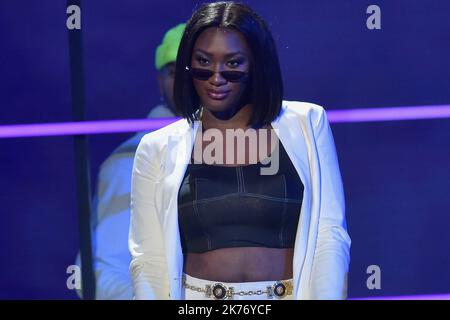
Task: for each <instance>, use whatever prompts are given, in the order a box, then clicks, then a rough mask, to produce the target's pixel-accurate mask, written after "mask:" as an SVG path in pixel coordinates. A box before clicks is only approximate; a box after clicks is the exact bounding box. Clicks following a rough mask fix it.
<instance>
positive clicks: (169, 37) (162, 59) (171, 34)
mask: <svg viewBox="0 0 450 320" xmlns="http://www.w3.org/2000/svg"><path fill="white" fill-rule="evenodd" d="M185 27H186V24H185V23H180V24H179V25H177V26H176V27H173V28H172V29H170V30H169V31H167V32H166V34H165V35H164V38H163V41H162V43H161V44H160V45H159V46H158V48H156V54H155V67H156V69H158V70H160V69H161V68H162V67H164V66H165V65H166V64H168V63H171V62H175V60H177V52H178V47H179V46H180V42H181V38H182V37H183V33H184V28H185Z"/></svg>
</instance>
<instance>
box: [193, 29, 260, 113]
mask: <svg viewBox="0 0 450 320" xmlns="http://www.w3.org/2000/svg"><path fill="white" fill-rule="evenodd" d="M250 58H251V57H250V49H249V48H248V45H247V41H246V40H245V38H244V36H243V35H242V34H241V33H240V32H239V31H236V30H232V29H221V28H216V27H212V28H208V29H206V30H205V31H203V32H202V33H201V34H200V36H199V37H198V38H197V41H196V42H195V45H194V49H193V51H192V60H191V67H192V68H201V69H208V70H212V71H214V72H215V73H214V74H213V75H212V76H211V77H210V78H209V79H207V80H198V79H195V78H194V79H193V83H194V87H195V90H196V91H197V94H198V96H199V98H200V102H201V104H202V105H203V106H204V107H205V108H207V109H208V110H210V111H212V112H223V111H226V110H228V109H231V108H235V107H239V106H238V105H237V104H239V103H240V102H241V101H240V99H241V97H242V96H243V94H244V93H245V89H246V83H245V82H230V81H227V80H226V79H224V78H223V77H222V75H221V74H220V73H218V72H221V71H244V72H249V71H250Z"/></svg>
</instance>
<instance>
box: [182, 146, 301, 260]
mask: <svg viewBox="0 0 450 320" xmlns="http://www.w3.org/2000/svg"><path fill="white" fill-rule="evenodd" d="M278 141H279V140H278ZM278 145H279V146H281V147H280V148H279V151H280V153H279V155H280V157H279V163H280V164H279V170H278V172H277V173H276V174H274V175H261V173H260V168H261V167H270V164H267V165H263V164H262V163H261V162H258V163H256V164H250V165H243V166H237V167H230V166H228V167H227V166H221V165H208V164H205V163H200V164H199V163H190V164H188V166H187V169H186V172H185V175H184V178H183V181H182V183H181V186H180V190H179V194H178V213H179V217H178V218H179V219H178V222H179V228H180V236H181V245H182V249H183V253H203V252H206V251H210V250H215V249H219V248H230V247H269V248H293V247H294V241H295V235H296V231H297V225H298V219H299V216H300V210H301V204H302V199H303V189H304V187H303V183H302V181H301V180H300V178H299V176H298V174H297V172H296V170H295V167H294V166H293V164H292V162H291V160H290V159H289V156H288V155H287V153H286V150H285V149H284V147H283V145H282V143H281V141H279V144H278ZM276 151H277V149H275V151H274V152H276ZM273 160H274V159H272V161H273Z"/></svg>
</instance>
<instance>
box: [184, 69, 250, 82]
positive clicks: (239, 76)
mask: <svg viewBox="0 0 450 320" xmlns="http://www.w3.org/2000/svg"><path fill="white" fill-rule="evenodd" d="M186 69H187V70H188V71H189V73H190V74H191V76H192V78H194V79H197V80H201V81H206V80H208V79H209V78H211V77H212V76H213V74H215V73H216V72H215V71H212V70H209V69H201V68H186ZM218 73H219V74H220V76H221V77H222V78H224V79H225V80H227V81H229V82H246V81H247V80H248V72H244V71H220V72H218Z"/></svg>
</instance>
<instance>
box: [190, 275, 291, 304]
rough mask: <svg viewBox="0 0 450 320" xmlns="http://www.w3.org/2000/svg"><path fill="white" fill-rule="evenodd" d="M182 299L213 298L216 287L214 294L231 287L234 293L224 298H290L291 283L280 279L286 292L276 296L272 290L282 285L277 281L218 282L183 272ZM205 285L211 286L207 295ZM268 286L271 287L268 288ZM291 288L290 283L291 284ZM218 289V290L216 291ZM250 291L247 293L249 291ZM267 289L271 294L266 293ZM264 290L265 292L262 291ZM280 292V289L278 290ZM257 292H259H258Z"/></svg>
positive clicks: (219, 293)
mask: <svg viewBox="0 0 450 320" xmlns="http://www.w3.org/2000/svg"><path fill="white" fill-rule="evenodd" d="M183 276H184V281H183V293H182V296H183V299H184V300H211V299H215V297H214V295H213V294H212V289H214V288H215V289H216V291H215V292H216V295H218V296H220V295H221V293H222V292H221V291H223V290H222V289H223V288H225V290H226V292H228V293H229V292H230V291H229V290H228V289H230V288H233V290H234V294H232V295H230V294H228V295H227V296H226V298H225V300H292V299H293V295H292V290H288V289H289V288H288V287H289V285H291V284H292V279H288V280H282V283H283V284H286V286H285V288H286V294H285V295H283V296H282V297H278V296H277V295H276V294H273V290H274V289H275V290H276V288H279V289H281V290H282V287H281V288H280V286H276V285H277V281H273V280H271V281H255V282H219V281H211V280H204V279H199V278H195V277H192V276H190V275H188V274H185V273H184V274H183ZM217 283H220V284H221V285H222V286H219V287H214V285H215V284H217ZM207 286H210V287H211V291H210V294H209V297H208V294H207V293H206V292H205V291H207V289H206V288H207ZM268 287H270V288H272V290H271V289H268ZM291 289H292V285H291ZM217 290H219V291H217ZM250 291H251V292H252V293H251V294H249V292H250ZM267 291H269V292H271V293H272V294H267ZM264 292H266V293H264ZM278 292H280V291H278ZM258 293H259V294H258Z"/></svg>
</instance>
